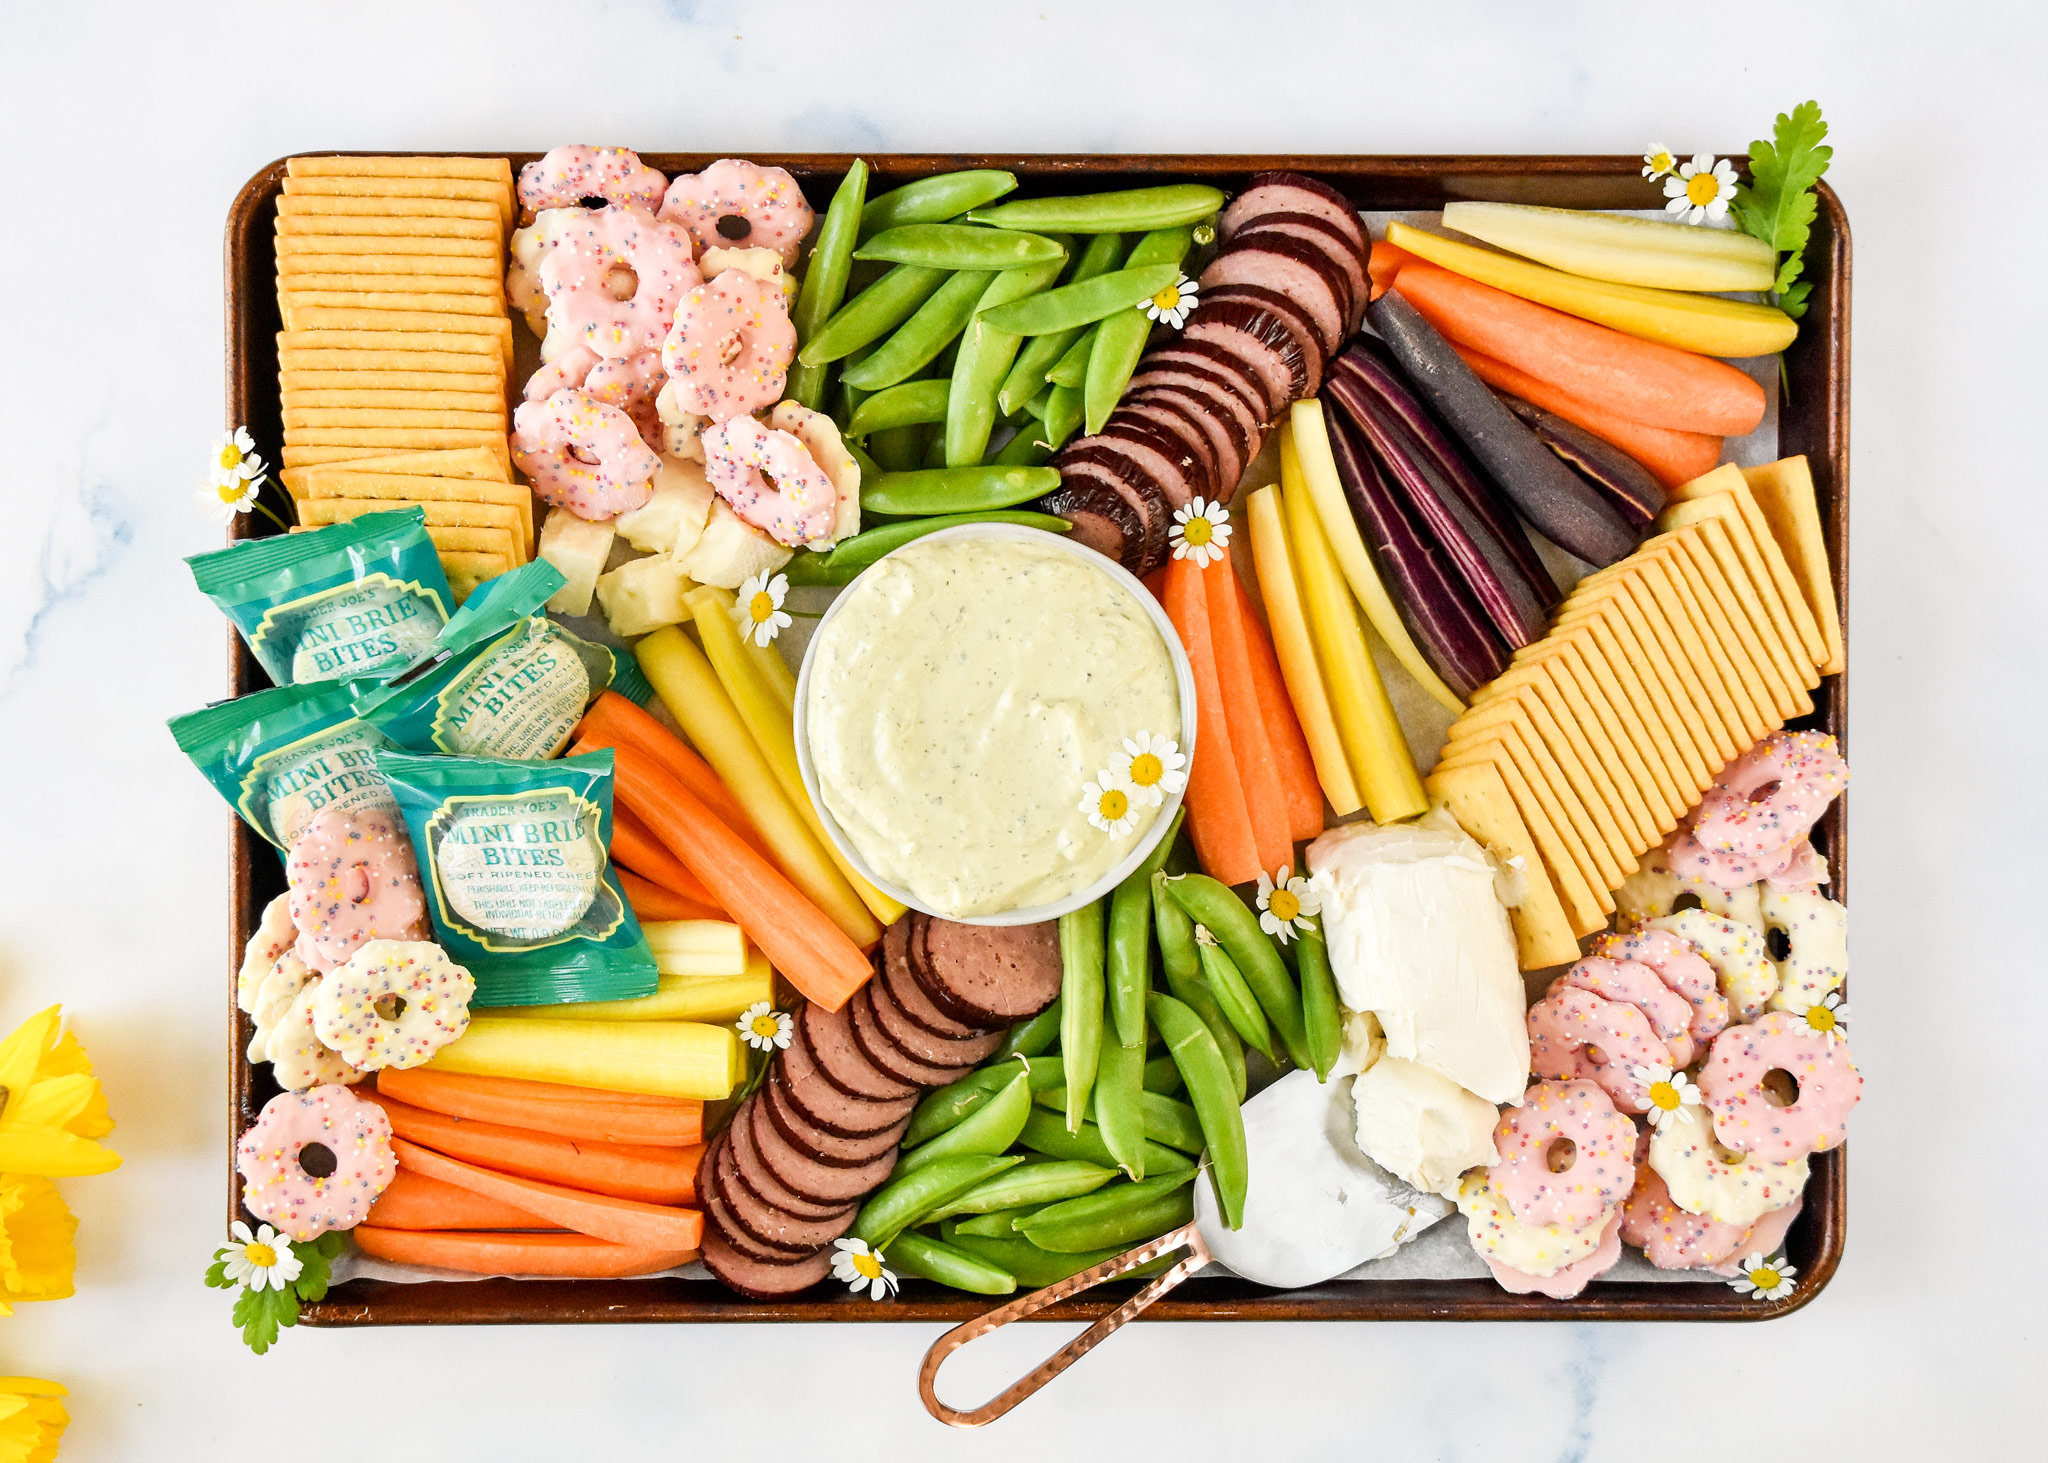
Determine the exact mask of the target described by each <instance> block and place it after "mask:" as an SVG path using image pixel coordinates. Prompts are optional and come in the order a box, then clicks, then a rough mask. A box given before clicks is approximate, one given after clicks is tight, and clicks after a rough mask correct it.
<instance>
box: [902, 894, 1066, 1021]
mask: <svg viewBox="0 0 2048 1463" xmlns="http://www.w3.org/2000/svg"><path fill="white" fill-rule="evenodd" d="M925 952H926V966H927V968H928V971H929V974H930V977H931V980H932V982H933V984H932V987H931V993H932V999H933V1000H935V1001H937V1002H938V1003H939V1004H940V1005H941V1006H943V1007H945V1008H946V1009H947V1010H948V1011H950V1012H952V1013H953V1014H954V1015H955V1016H958V1017H959V1018H960V1019H961V1020H962V1021H979V1022H981V1023H983V1024H984V1025H987V1026H1008V1025H1010V1024H1012V1023H1014V1022H1018V1021H1024V1020H1028V1019H1029V1018H1031V1017H1033V1016H1036V1015H1037V1014H1038V1013H1039V1012H1040V1011H1043V1010H1044V1009H1045V1008H1046V1007H1047V1006H1050V1005H1051V1004H1052V1003H1053V1001H1054V1000H1055V999H1057V998H1058V996H1059V993H1060V927H1059V925H1058V924H1057V923H1056V922H1054V921H1051V920H1047V921H1045V922H1044V923H1042V924H1035V925H963V924H956V923H954V922H953V921H952V920H946V919H935V920H933V921H932V924H931V931H930V933H929V934H928V935H926V937H925Z"/></svg>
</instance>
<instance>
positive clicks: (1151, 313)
mask: <svg viewBox="0 0 2048 1463" xmlns="http://www.w3.org/2000/svg"><path fill="white" fill-rule="evenodd" d="M1138 308H1139V309H1140V310H1143V311H1144V312H1145V318H1146V319H1148V320H1156V321H1162V322H1164V323H1165V324H1167V325H1171V326H1172V327H1173V328H1174V329H1175V330H1178V329H1180V328H1181V327H1182V326H1183V325H1185V324H1187V323H1188V314H1189V312H1190V311H1192V310H1193V309H1194V308H1195V282H1194V281H1193V280H1191V279H1189V278H1188V277H1187V276H1186V275H1182V276H1181V277H1180V278H1179V279H1177V280H1175V281H1174V282H1173V283H1172V284H1170V285H1168V286H1167V287H1166V288H1165V289H1163V290H1161V291H1160V292H1159V293H1158V294H1156V295H1154V296H1153V297H1152V298H1151V299H1149V300H1147V301H1145V302H1144V303H1143V304H1142V305H1140V306H1138Z"/></svg>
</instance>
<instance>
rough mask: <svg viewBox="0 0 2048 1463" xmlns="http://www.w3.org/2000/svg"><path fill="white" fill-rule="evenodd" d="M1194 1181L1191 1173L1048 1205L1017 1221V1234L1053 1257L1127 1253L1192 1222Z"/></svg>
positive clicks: (1143, 1181) (1178, 1173) (1125, 1185)
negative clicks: (1084, 1252)
mask: <svg viewBox="0 0 2048 1463" xmlns="http://www.w3.org/2000/svg"><path fill="white" fill-rule="evenodd" d="M1194 1176H1195V1171H1194V1170H1193V1169H1185V1170H1182V1171H1179V1172H1176V1173H1169V1174H1161V1175H1160V1176H1159V1177H1157V1178H1149V1179H1143V1180H1141V1181H1139V1182H1137V1183H1130V1184H1112V1185H1111V1186H1109V1187H1108V1188H1104V1189H1097V1190H1096V1191H1095V1192H1094V1193H1092V1194H1083V1195H1082V1196H1081V1197H1080V1198H1078V1199H1068V1200H1066V1201H1064V1202H1063V1203H1059V1204H1048V1205H1047V1206H1046V1207H1045V1208H1043V1209H1041V1210H1039V1211H1038V1212H1037V1213H1036V1214H1033V1215H1031V1216H1029V1217H1028V1218H1026V1219H1023V1220H1021V1221H1019V1224H1018V1230H1017V1232H1018V1233H1019V1234H1021V1235H1023V1236H1024V1238H1026V1239H1028V1240H1030V1241H1031V1243H1033V1244H1034V1245H1037V1246H1038V1247H1039V1248H1040V1249H1042V1250H1052V1251H1054V1252H1055V1253H1069V1254H1070V1253H1072V1252H1073V1251H1075V1250H1099V1249H1105V1248H1107V1247H1109V1246H1112V1245H1116V1246H1125V1247H1128V1246H1130V1245H1134V1244H1137V1243H1139V1242H1141V1241H1143V1240H1148V1239H1152V1238H1154V1237H1155V1236H1157V1235H1162V1234H1164V1233H1166V1231H1168V1230H1169V1229H1173V1228H1175V1227H1176V1226H1178V1225H1182V1224H1186V1223H1187V1222H1188V1221H1189V1220H1190V1219H1192V1218H1194V1215H1195V1200H1194V1195H1193V1194H1192V1193H1191V1192H1190V1191H1189V1189H1188V1184H1189V1183H1190V1182H1191V1181H1192V1180H1193V1178H1194Z"/></svg>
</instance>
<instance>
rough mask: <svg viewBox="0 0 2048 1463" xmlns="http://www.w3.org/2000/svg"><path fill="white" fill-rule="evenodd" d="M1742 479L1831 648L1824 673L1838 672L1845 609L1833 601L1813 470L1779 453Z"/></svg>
mask: <svg viewBox="0 0 2048 1463" xmlns="http://www.w3.org/2000/svg"><path fill="white" fill-rule="evenodd" d="M1742 478H1743V481H1744V482H1746V483H1748V484H1749V490H1750V492H1751V493H1752V494H1753V495H1754V496H1755V498H1756V506H1757V511H1758V512H1760V513H1761V514H1763V517H1764V521H1765V522H1766V523H1768V524H1769V525H1770V531H1771V537H1772V538H1774V539H1776V540H1777V542H1778V548H1779V549H1780V550H1781V551H1782V552H1783V554H1784V556H1785V561H1786V566H1787V567H1788V568H1789V569H1790V571H1791V573H1792V577H1793V579H1795V580H1796V581H1797V582H1798V585H1799V596H1800V598H1801V599H1803V600H1805V601H1806V607H1807V609H1809V610H1810V611H1812V613H1813V617H1814V619H1815V620H1816V621H1817V622H1818V623H1819V625H1820V633H1821V640H1822V642H1823V643H1824V644H1825V646H1826V649H1827V659H1826V660H1824V661H1822V662H1821V665H1820V673H1821V674H1822V675H1824V676H1832V675H1838V674H1840V673H1841V671H1842V670H1843V669H1844V668H1845V667H1846V666H1847V665H1848V663H1849V662H1848V657H1847V655H1846V654H1845V653H1844V650H1843V646H1842V612H1841V607H1840V606H1839V605H1838V604H1837V603H1836V602H1835V577H1834V573H1833V571H1832V570H1830V569H1829V567H1828V539H1827V531H1826V529H1824V528H1823V527H1822V525H1821V521H1820V502H1819V499H1818V497H1817V496H1816V495H1815V493H1814V490H1813V473H1812V471H1811V470H1810V469H1809V468H1808V467H1807V464H1806V459H1805V457H1803V456H1801V457H1781V458H1779V459H1778V460H1777V461H1776V462H1767V463H1765V464H1764V465H1763V466H1762V467H1745V468H1744V469H1742Z"/></svg>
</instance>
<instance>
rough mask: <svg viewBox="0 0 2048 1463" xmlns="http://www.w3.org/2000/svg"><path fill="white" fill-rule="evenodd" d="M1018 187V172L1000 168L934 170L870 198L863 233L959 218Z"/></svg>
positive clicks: (862, 216)
mask: <svg viewBox="0 0 2048 1463" xmlns="http://www.w3.org/2000/svg"><path fill="white" fill-rule="evenodd" d="M1016 186H1017V175H1016V174H1015V173H1006V172H1004V171H1002V170H1001V169H1000V168H967V169H964V170H962V171H960V172H957V173H934V174H933V175H932V176H931V177H929V178H919V179H918V180H917V181H916V182H914V183H905V184H904V185H903V186H902V187H901V188H892V189H891V190H890V191H889V192H887V193H884V194H882V195H881V196H880V197H878V198H871V199H869V200H868V203H867V206H866V207H865V208H863V209H862V210H861V213H860V231H861V235H862V236H863V237H865V236H867V235H869V234H878V233H880V232H881V231H882V230H883V229H893V228H895V227H897V226H898V225H899V224H935V223H942V222H944V221H945V220H946V219H949V218H958V217H960V215H961V214H963V213H965V212H967V211H968V210H969V209H970V208H980V207H981V206H982V205H984V204H988V203H993V202H995V201H996V200H997V199H998V198H1001V197H1002V196H1003V195H1004V194H1005V193H1008V192H1010V191H1012V190H1013V189H1015V188H1016Z"/></svg>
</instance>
